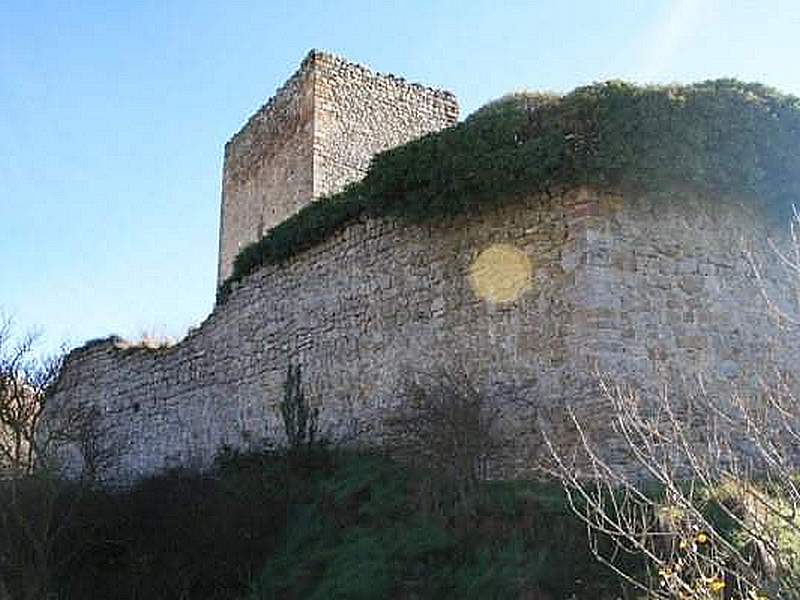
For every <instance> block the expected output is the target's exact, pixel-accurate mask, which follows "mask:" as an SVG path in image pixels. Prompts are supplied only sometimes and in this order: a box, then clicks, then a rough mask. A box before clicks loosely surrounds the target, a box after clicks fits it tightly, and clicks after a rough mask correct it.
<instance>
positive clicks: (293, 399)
mask: <svg viewBox="0 0 800 600" xmlns="http://www.w3.org/2000/svg"><path fill="white" fill-rule="evenodd" d="M280 408H281V417H282V418H283V427H284V431H285V432H286V443H287V445H288V448H289V451H290V452H296V451H298V450H301V449H303V448H311V447H312V446H313V445H314V443H315V442H316V441H317V433H318V431H317V428H318V418H319V408H317V407H313V408H312V407H311V405H310V404H309V402H308V400H307V399H306V395H305V392H304V391H303V382H302V377H301V367H300V365H294V366H293V365H291V364H290V365H289V366H288V368H287V370H286V381H285V382H284V384H283V399H282V400H281V403H280Z"/></svg>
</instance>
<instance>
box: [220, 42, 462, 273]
mask: <svg viewBox="0 0 800 600" xmlns="http://www.w3.org/2000/svg"><path fill="white" fill-rule="evenodd" d="M457 119H458V104H457V102H456V99H455V97H454V96H453V95H452V94H450V93H449V92H444V91H441V90H436V89H433V88H427V87H424V86H421V85H417V84H410V83H407V82H405V81H404V80H402V79H399V78H396V77H393V76H390V75H381V74H377V73H374V72H372V71H370V70H369V69H367V68H365V67H362V66H359V65H355V64H352V63H350V62H348V61H346V60H344V59H341V58H338V57H335V56H332V55H330V54H325V53H322V52H317V51H312V52H311V53H309V55H308V56H307V57H306V59H305V60H304V61H303V63H302V64H301V66H300V68H299V70H298V71H297V72H296V73H295V74H294V75H293V76H292V77H291V78H290V79H289V81H287V82H286V84H285V85H284V86H283V87H281V88H280V89H279V90H278V91H277V93H276V94H275V96H274V97H273V98H272V99H270V100H269V102H267V104H265V105H264V106H263V107H261V109H259V111H258V112H257V113H256V114H255V115H253V116H252V117H251V118H250V120H249V121H248V122H247V123H246V124H245V126H244V127H243V128H242V129H241V131H239V132H238V133H237V134H236V135H234V136H233V138H231V140H230V141H229V142H228V143H227V144H226V146H225V165H224V168H223V181H222V209H221V218H220V252H219V266H218V277H217V284H218V285H219V284H221V283H222V282H223V281H224V280H225V279H226V278H227V277H228V276H229V275H230V274H231V272H232V268H233V261H234V259H235V258H236V255H237V254H238V253H239V251H240V250H241V249H242V248H243V247H245V246H246V245H248V244H250V243H252V242H255V241H257V240H258V239H260V238H261V237H262V236H263V235H264V233H265V232H266V231H268V230H269V229H270V228H272V227H274V226H275V225H277V224H278V223H281V222H282V221H284V220H286V219H287V218H288V217H290V216H291V215H293V214H294V213H296V212H297V211H298V210H299V209H301V208H302V207H303V206H305V205H306V204H308V203H309V202H311V201H312V200H313V199H314V198H319V197H320V196H324V195H327V194H332V193H334V192H337V191H339V190H341V189H342V188H343V187H344V186H345V185H346V184H347V183H350V182H352V181H356V180H358V179H360V178H362V177H363V175H364V173H366V170H367V168H368V167H369V163H370V160H372V157H373V156H374V155H375V154H376V153H378V152H381V151H383V150H386V149H388V148H392V147H395V146H398V145H400V144H403V143H405V142H408V141H410V140H413V139H415V138H418V137H420V136H421V135H424V134H426V133H429V132H432V131H438V130H440V129H442V128H443V127H446V126H448V125H451V124H453V123H455V122H456V120H457Z"/></svg>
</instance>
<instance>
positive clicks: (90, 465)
mask: <svg viewBox="0 0 800 600" xmlns="http://www.w3.org/2000/svg"><path fill="white" fill-rule="evenodd" d="M36 338H37V336H36V335H35V334H25V335H16V333H15V330H14V326H13V322H12V320H11V319H10V318H9V317H2V318H0V600H3V599H4V598H8V597H13V598H24V599H27V598H30V599H32V600H33V599H37V600H38V599H39V598H45V597H48V596H47V594H48V592H49V590H50V587H51V585H52V581H51V579H52V574H53V572H54V565H55V564H56V563H57V562H65V561H68V560H69V559H70V556H66V555H63V554H62V555H60V556H56V555H55V547H56V544H57V542H58V540H59V539H60V537H61V536H62V535H63V533H64V531H65V530H66V528H67V527H68V526H69V524H70V522H71V516H72V512H73V510H74V508H75V506H77V504H78V503H79V501H80V499H81V497H82V495H83V494H84V493H85V492H86V491H88V490H89V488H90V486H91V484H92V483H94V481H95V480H96V478H97V475H98V473H99V472H100V471H101V470H102V469H103V468H104V467H105V466H106V465H107V463H108V461H111V460H112V459H113V453H114V448H113V439H111V438H110V436H108V435H107V434H108V432H107V431H105V425H104V423H103V419H102V415H101V413H100V411H99V409H98V408H96V407H91V406H85V405H81V404H79V403H77V402H72V403H70V404H69V405H63V406H58V407H54V406H50V401H51V399H52V394H53V391H54V389H55V386H56V384H57V379H58V375H59V371H60V368H61V365H62V363H63V353H58V354H56V355H53V356H45V357H42V356H40V355H38V354H37V353H36V351H35V343H36ZM64 446H71V447H73V448H75V449H76V450H77V452H78V454H79V455H80V464H81V468H80V470H79V472H78V473H77V476H78V477H77V479H76V480H75V481H73V482H71V483H69V484H68V483H65V482H64V481H62V480H61V479H60V467H61V466H62V463H61V460H60V456H61V454H60V452H59V449H60V448H63V447H64Z"/></svg>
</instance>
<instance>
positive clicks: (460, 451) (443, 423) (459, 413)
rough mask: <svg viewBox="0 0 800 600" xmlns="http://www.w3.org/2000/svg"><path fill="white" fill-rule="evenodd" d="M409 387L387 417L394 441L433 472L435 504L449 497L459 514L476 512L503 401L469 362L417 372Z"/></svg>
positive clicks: (429, 490) (430, 488)
mask: <svg viewBox="0 0 800 600" xmlns="http://www.w3.org/2000/svg"><path fill="white" fill-rule="evenodd" d="M403 387H404V389H403V403H402V406H401V408H400V410H399V411H398V413H397V414H396V415H393V416H392V417H391V418H388V419H387V420H386V422H385V427H386V428H387V429H389V430H391V432H392V436H393V437H394V438H396V441H395V440H393V445H395V446H396V447H398V448H399V449H400V452H401V453H402V454H403V455H404V457H405V458H406V459H407V460H408V461H409V462H410V463H411V464H412V465H414V466H416V467H419V468H422V469H423V470H424V471H426V472H427V473H428V474H429V477H428V479H427V484H428V487H427V490H424V491H426V492H427V493H428V497H429V499H430V503H431V504H432V505H433V506H431V507H430V508H432V509H437V507H438V508H439V509H443V508H444V507H443V506H442V505H443V504H444V503H448V504H452V505H453V507H454V508H455V509H456V510H455V513H456V514H460V515H462V516H469V515H471V514H472V513H473V512H474V508H475V504H476V500H477V499H478V493H479V490H480V485H479V484H480V482H481V481H482V480H484V479H486V478H487V477H488V475H489V466H490V461H491V459H492V457H493V455H494V453H495V452H496V450H497V449H498V447H499V436H498V433H497V421H498V419H499V417H500V409H499V407H498V406H496V405H495V404H493V403H492V402H491V401H490V399H489V398H488V397H487V395H486V394H485V393H484V392H483V391H481V390H480V388H479V387H478V386H477V384H476V383H475V382H474V380H473V377H472V376H471V374H470V372H469V371H468V370H467V369H466V368H465V367H463V366H458V367H450V368H447V369H445V368H440V369H438V370H435V371H433V372H432V373H415V374H413V376H409V377H407V379H406V382H405V384H404V386H403ZM447 508H449V507H447ZM443 512H445V513H450V512H452V511H450V510H443Z"/></svg>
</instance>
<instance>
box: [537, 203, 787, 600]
mask: <svg viewBox="0 0 800 600" xmlns="http://www.w3.org/2000/svg"><path fill="white" fill-rule="evenodd" d="M798 232H800V216H798V214H797V213H795V216H794V218H793V220H792V224H791V235H790V242H791V243H790V249H789V250H788V251H786V252H778V250H777V245H775V244H772V247H773V249H774V250H775V251H776V253H777V257H778V261H777V262H778V264H779V265H781V266H782V267H783V268H784V269H785V271H784V274H783V277H784V280H783V281H781V282H779V284H780V285H779V286H777V289H778V290H779V292H780V297H776V286H775V280H774V277H775V271H774V270H773V271H772V272H771V275H770V276H771V277H772V278H773V279H772V280H769V278H768V277H767V276H766V270H767V269H766V268H765V266H764V265H763V264H759V263H758V262H757V261H756V260H755V259H754V257H753V255H750V262H751V266H752V268H753V273H754V275H755V280H756V281H757V282H758V283H759V284H760V287H761V290H762V292H763V295H764V298H765V299H766V300H767V305H766V306H767V310H768V311H769V313H770V314H771V315H772V316H773V317H775V318H776V320H777V322H778V324H779V325H781V326H782V327H784V328H785V329H784V332H785V333H786V334H787V335H790V336H794V335H796V334H797V329H796V325H797V324H800V319H798V313H797V312H796V309H797V307H798V306H800V304H798V303H797V302H795V301H793V300H796V299H797V298H796V297H795V298H794V299H793V295H796V293H797V292H798V291H800V285H798V284H799V283H800V235H798ZM772 266H774V265H772ZM770 268H771V267H770ZM787 291H788V293H787ZM789 342H790V346H791V341H789ZM787 362H788V361H787ZM790 366H791V365H790ZM598 380H599V382H600V388H601V391H602V398H603V401H604V403H605V407H606V409H607V410H606V414H607V419H608V423H607V424H608V425H609V427H610V434H611V437H613V438H614V440H616V442H617V443H620V445H621V448H622V449H623V450H624V454H625V460H620V457H619V455H617V456H616V457H614V458H609V453H608V443H609V437H608V436H606V437H604V438H603V439H598V437H597V436H596V435H595V433H594V425H595V424H594V423H591V422H588V421H587V419H585V418H582V417H581V416H580V415H579V413H578V412H577V411H576V410H574V409H567V413H568V421H569V422H570V425H571V429H572V433H573V434H574V438H575V439H576V440H577V443H576V445H575V447H574V448H572V449H571V450H569V451H567V450H565V448H564V446H563V444H560V443H559V440H556V439H554V438H553V437H552V436H548V434H547V431H548V430H547V427H546V426H545V424H544V423H543V424H542V427H541V429H542V432H543V434H544V436H545V441H546V444H547V447H548V448H549V450H550V454H551V457H552V459H553V463H552V468H551V472H552V474H554V475H555V476H556V477H557V478H558V479H560V480H561V482H562V483H563V486H564V489H565V490H566V492H567V495H568V498H569V501H570V503H571V506H572V508H573V509H574V511H575V513H576V514H577V515H578V516H579V517H580V518H581V519H582V520H583V521H584V522H585V523H586V525H587V528H588V530H589V532H590V534H591V538H592V549H593V551H594V552H595V554H596V556H597V557H598V558H599V559H600V560H601V561H602V562H604V563H605V564H606V565H608V566H609V567H611V568H612V569H614V570H615V571H616V572H617V573H618V574H619V575H621V576H622V577H624V578H625V579H626V580H628V581H629V582H630V583H631V584H633V585H634V586H635V587H638V588H639V589H641V590H642V591H644V592H646V594H647V597H649V598H698V599H700V598H709V599H710V598H741V599H749V600H757V599H762V598H764V599H766V598H782V599H791V598H800V513H799V512H798V509H799V508H800V488H799V487H798V481H800V480H798V463H799V460H800V397H798V394H797V389H798V387H797V381H796V374H795V373H793V372H791V371H790V369H787V368H786V367H781V366H780V365H778V364H777V362H776V363H775V364H765V365H764V366H763V369H762V372H761V373H760V376H759V377H758V378H757V381H755V382H754V384H753V385H751V386H750V389H743V388H741V387H740V388H738V389H733V390H728V391H727V392H726V393H721V392H719V391H717V392H711V391H709V390H708V389H707V388H706V387H705V386H704V385H703V382H702V381H700V380H698V381H697V382H695V383H694V384H693V385H691V386H689V385H676V384H675V383H674V382H673V385H672V388H671V389H670V387H669V386H664V388H662V390H661V392H660V393H645V392H643V391H642V390H638V389H632V388H630V387H626V386H622V385H617V384H615V383H614V381H613V379H612V378H609V377H607V376H606V377H602V376H600V375H598ZM609 540H610V541H611V544H610V545H609V544H608V541H609ZM609 548H610V550H609ZM628 555H634V556H638V557H640V558H642V559H643V560H644V564H645V568H644V569H642V570H640V571H633V570H631V569H626V568H624V567H622V566H621V565H622V564H623V562H622V561H621V557H623V556H628Z"/></svg>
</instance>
